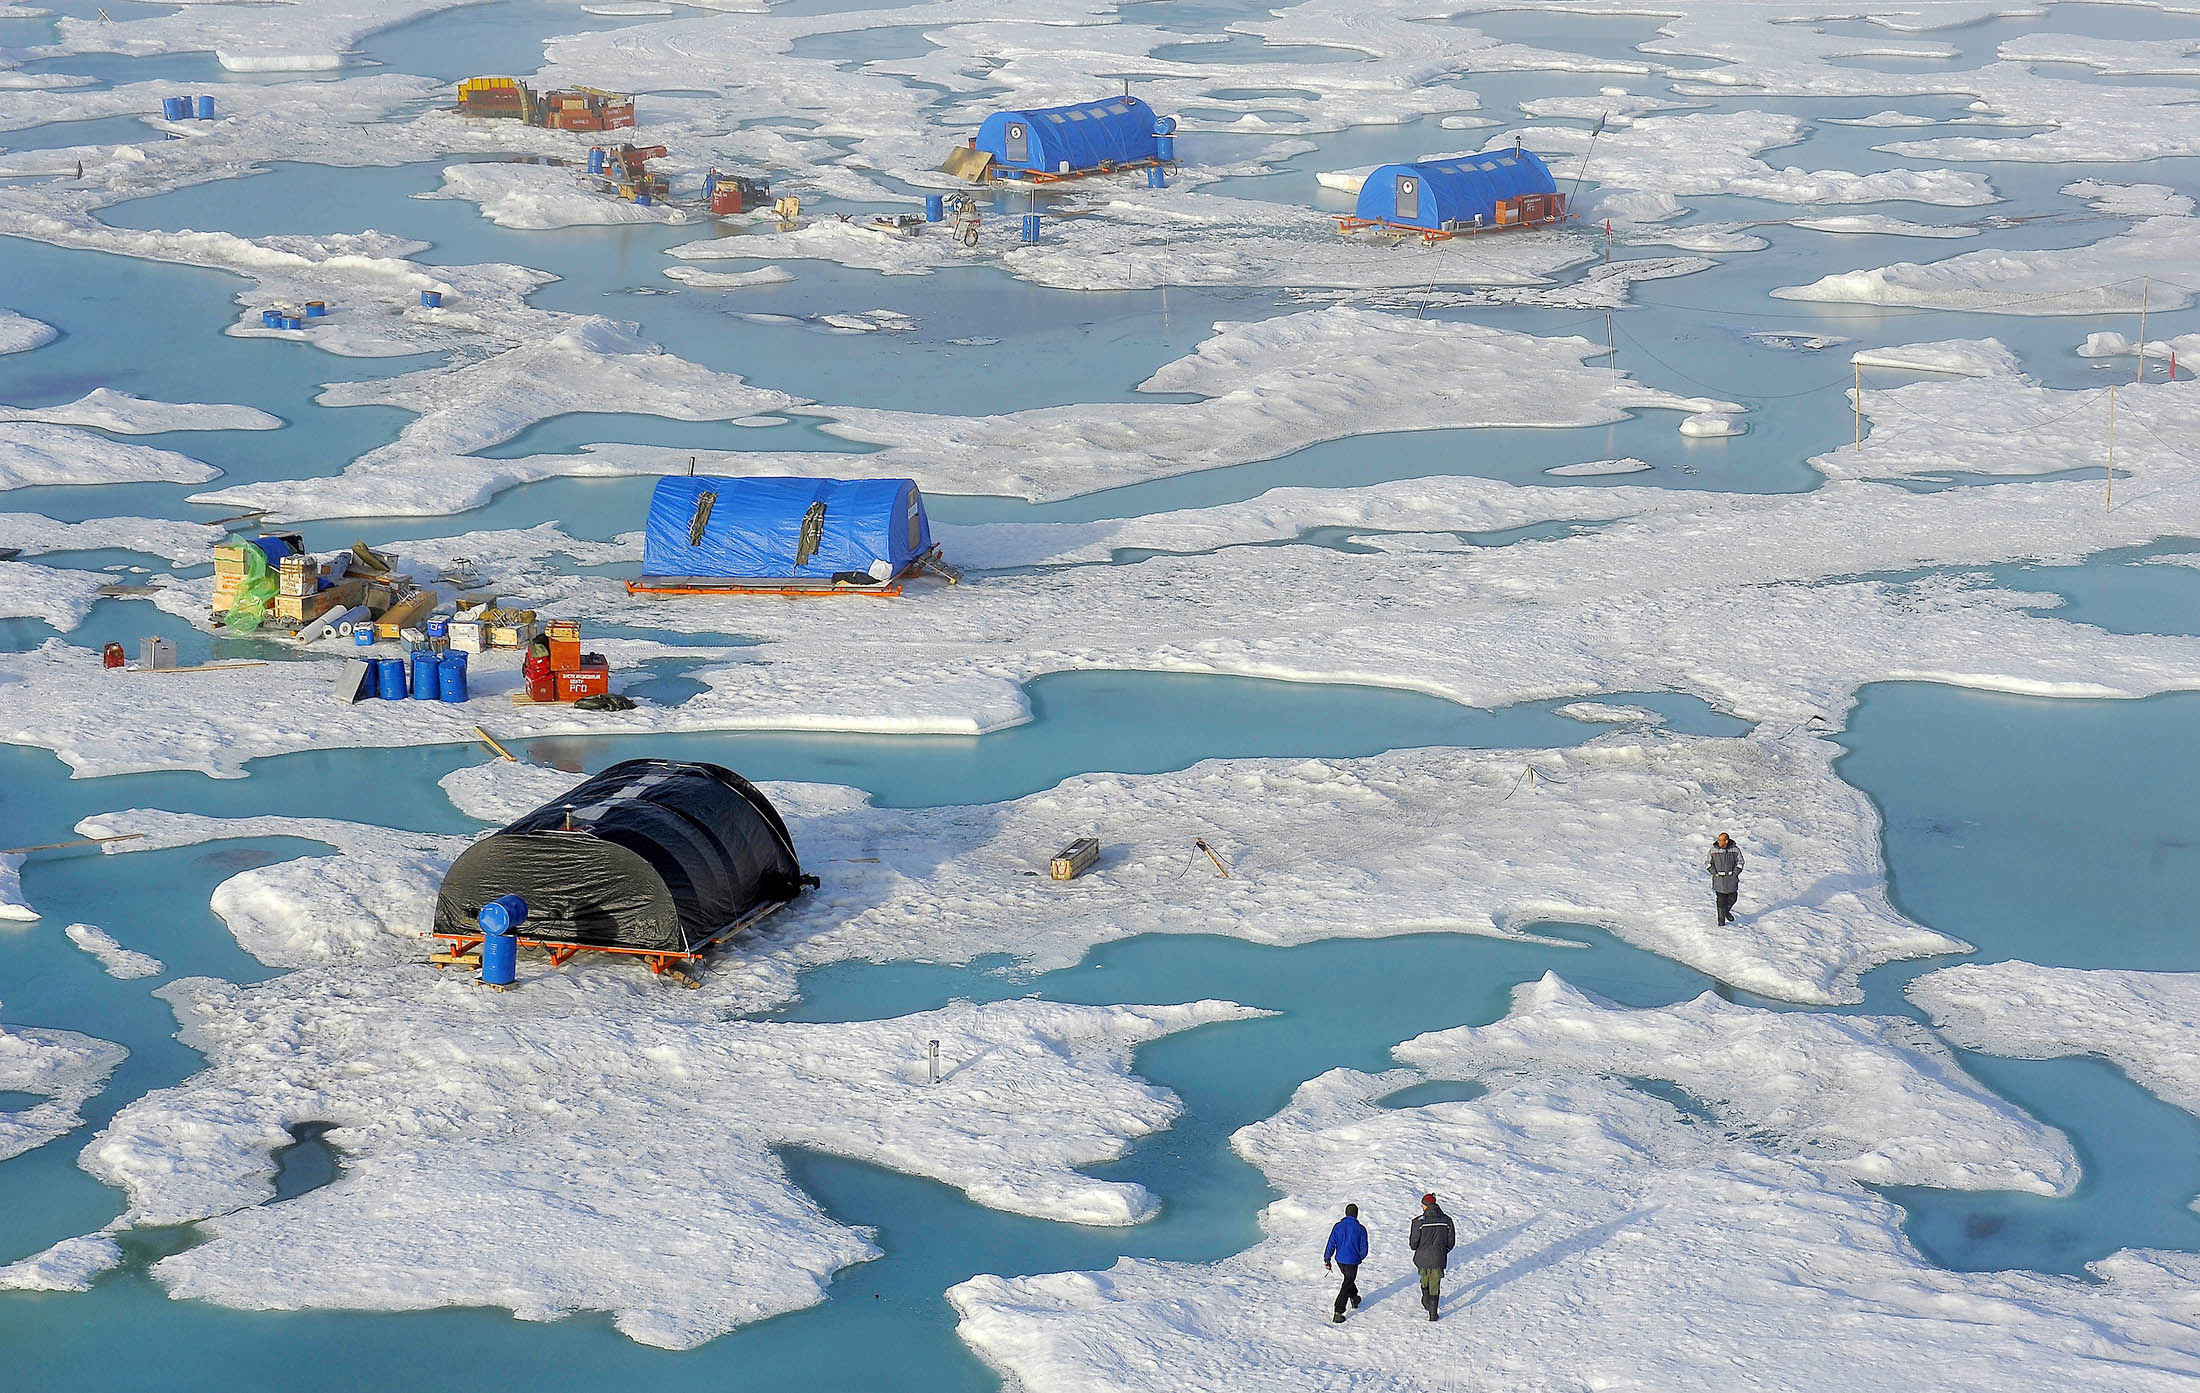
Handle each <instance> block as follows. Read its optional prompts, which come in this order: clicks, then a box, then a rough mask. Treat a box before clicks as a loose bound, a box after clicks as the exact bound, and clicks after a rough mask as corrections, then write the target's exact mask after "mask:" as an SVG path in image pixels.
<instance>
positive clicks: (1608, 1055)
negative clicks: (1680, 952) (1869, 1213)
mask: <svg viewBox="0 0 2200 1393" xmlns="http://www.w3.org/2000/svg"><path fill="white" fill-rule="evenodd" d="M1394 1053H1395V1054H1396V1055H1397V1057H1398V1059H1399V1061H1400V1062H1401V1063H1405V1064H1410V1065H1412V1066H1414V1067H1415V1068H1417V1069H1420V1070H1421V1071H1422V1072H1423V1073H1426V1074H1428V1075H1429V1076H1431V1077H1433V1078H1443V1079H1492V1078H1495V1077H1500V1076H1503V1077H1510V1076H1511V1075H1514V1074H1520V1073H1525V1074H1559V1075H1571V1074H1582V1073H1590V1074H1603V1075H1606V1076H1607V1077H1611V1078H1617V1079H1628V1078H1651V1079H1663V1080H1666V1081H1667V1082H1669V1083H1672V1084H1675V1085H1677V1086H1678V1087H1679V1088H1681V1089H1682V1090H1683V1091H1684V1092H1686V1093H1687V1094H1688V1096H1689V1097H1691V1098H1693V1099H1695V1100H1696V1101H1697V1102H1699V1103H1702V1104H1704V1105H1705V1106H1706V1107H1708V1108H1710V1109H1711V1110H1712V1112H1713V1113H1714V1114H1716V1115H1717V1116H1718V1118H1719V1120H1720V1121H1721V1122H1723V1123H1725V1124H1726V1125H1727V1126H1729V1127H1732V1128H1735V1129H1737V1130H1739V1131H1742V1132H1745V1133H1747V1134H1748V1135H1749V1136H1750V1137H1751V1139H1752V1140H1753V1141H1755V1142H1757V1143H1758V1144H1759V1145H1762V1146H1777V1147H1779V1148H1782V1149H1786V1150H1788V1151H1790V1152H1792V1154H1794V1155H1797V1156H1800V1157H1802V1158H1804V1159H1806V1160H1808V1161H1810V1162H1811V1163H1812V1164H1814V1165H1818V1166H1823V1167H1825V1168H1827V1169H1829V1170H1833V1171H1836V1172H1838V1173H1840V1174H1843V1175H1847V1176H1850V1177H1852V1178H1854V1179H1857V1180H1861V1181H1866V1182H1869V1183H1871V1184H1874V1185H1931V1186H1936V1187H1939V1188H1943V1189H1963V1190H2022V1191H2026V1192H2029V1193H2032V1194H2038V1195H2059V1194H2068V1193H2069V1192H2070V1191H2071V1190H2072V1189H2073V1188H2074V1187H2075V1186H2076V1185H2077V1181H2078V1158H2077V1156H2076V1154H2075V1153H2074V1152H2072V1150H2071V1148H2070V1143H2069V1142H2068V1140H2066V1139H2065V1138H2064V1137H2063V1136H2062V1134H2060V1133H2059V1132H2056V1131H2055V1130H2054V1129H2053V1128H2050V1127H2045V1126H2042V1125H2041V1124H2040V1123H2038V1122H2037V1121H2035V1120H2033V1119H2032V1118H2030V1117H2028V1116H2026V1115H2025V1114H2024V1113H2023V1112H2021V1111H2019V1110H2018V1109H2016V1108H2015V1107H2013V1106H2011V1105H2010V1104H2008V1103H2006V1102H2003V1101H2002V1100H2001V1099H1999V1098H1997V1097H1995V1096H1994V1095H1993V1094H1992V1093H1990V1092H1988V1091H1987V1090H1986V1088H1985V1087H1983V1086H1982V1085H1980V1084H1979V1083H1978V1082H1977V1081H1976V1080H1974V1079H1972V1078H1971V1077H1970V1076H1969V1075H1967V1074H1965V1073H1964V1072H1963V1069H1962V1066H1960V1065H1959V1064H1957V1063H1956V1061H1955V1057H1954V1056H1953V1055H1951V1054H1950V1053H1949V1052H1948V1049H1947V1047H1946V1046H1944V1045H1942V1044H1941V1043H1940V1042H1939V1041H1937V1040H1935V1039H1934V1038H1933V1035H1932V1032H1931V1031H1929V1030H1927V1029H1925V1028H1924V1027H1923V1026H1921V1025H1919V1024H1917V1023H1916V1022H1915V1021H1911V1020H1906V1019H1903V1018H1901V1017H1896V1016H1846V1015H1841V1016H1836V1015H1826V1014H1817V1013H1809V1012H1799V1011H1767V1010H1761V1009H1756V1008H1752V1007H1748V1006H1738V1005H1735V1004H1734V1003H1732V1002H1729V1001H1724V1000H1721V999H1720V998H1719V997H1718V996H1717V995H1715V994H1713V993H1710V992H1706V993H1704V994H1703V995H1702V996H1699V997H1697V998H1696V999H1695V1000H1694V1001H1688V1002H1683V1003H1681V1004H1680V1005H1678V1006H1663V1007H1657V1008H1654V1009H1650V1010H1640V1011H1630V1010H1626V1009H1624V1008H1621V1007H1618V1006H1615V1005H1614V1004H1612V1003H1611V1002H1608V1001H1604V1000H1602V999H1600V998H1598V997H1596V996H1595V995H1593V994H1591V993H1588V992H1584V991H1582V990H1581V989H1580V988H1578V987H1574V986H1570V985H1568V984H1567V983H1566V982H1564V981H1562V980H1560V978H1559V976H1558V974H1557V973H1548V974H1546V975H1545V976H1544V977H1543V979H1542V980H1541V981H1539V982H1529V983H1524V984H1522V985H1521V986H1518V987H1515V988H1514V989H1513V1007H1512V1012H1511V1014H1509V1015H1507V1016H1506V1017H1505V1019H1503V1020H1501V1021H1498V1022H1497V1023H1495V1024H1493V1025H1487V1026H1480V1027H1473V1026H1461V1027H1458V1028H1456V1029H1453V1030H1444V1031H1437V1032H1433V1033H1431V1034H1427V1035H1422V1036H1418V1037H1416V1038H1414V1039H1412V1040H1408V1041H1406V1042H1405V1043H1404V1044H1402V1045H1400V1046H1398V1048H1397V1050H1396V1051H1395V1052H1394Z"/></svg>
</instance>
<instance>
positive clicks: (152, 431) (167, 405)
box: [0, 387, 283, 435]
mask: <svg viewBox="0 0 2200 1393" xmlns="http://www.w3.org/2000/svg"><path fill="white" fill-rule="evenodd" d="M0 421H42V422H44V423H45V424H47V425H51V426H89V427H91V428H92V429H94V430H103V431H113V432H114V433H116V434H118V435H156V434H159V433H161V432H163V431H175V430H209V431H211V430H274V429H275V428H277V427H278V426H280V425H282V423H283V421H282V418H281V417H280V416H270V415H269V414H268V413H267V412H265V411H261V410H259V409H258V408H256V407H250V406H222V405H208V404H204V403H198V402H165V401H147V400H145V399H144V398H143V397H139V396H134V395H132V394H131V393H129V392H117V391H115V390H114V389H113V388H111V387H95V388H93V389H92V390H91V391H89V392H87V393H85V394H84V395H83V396H82V397H80V398H78V399H77V400H76V401H72V402H68V403H65V404H63V405H61V406H41V407H26V406H0Z"/></svg>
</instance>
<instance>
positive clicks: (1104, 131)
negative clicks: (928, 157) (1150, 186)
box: [948, 96, 1176, 180]
mask: <svg viewBox="0 0 2200 1393" xmlns="http://www.w3.org/2000/svg"><path fill="white" fill-rule="evenodd" d="M1175 131H1176V121H1175V119H1174V118H1173V117H1167V116H1156V115H1154V110H1153V108H1152V107H1150V106H1148V105H1146V103H1144V102H1142V101H1140V100H1139V99H1138V98H1136V97H1132V96H1122V97H1109V98H1107V99H1106V100H1105V101H1097V102H1077V103H1075V104H1073V105H1070V106H1050V107H1042V108H1039V109H1036V110H1031V111H996V112H994V113H993V114H992V115H991V116H988V117H986V118H985V123H984V124H983V125H981V126H979V127H978V135H977V138H976V139H975V140H973V141H971V142H970V149H971V150H972V151H973V152H975V153H974V154H973V155H971V156H970V157H969V160H970V161H972V162H974V163H975V165H976V166H978V167H979V172H978V173H976V174H972V175H966V177H987V176H988V175H1000V176H1004V177H1008V178H1014V179H1035V180H1049V179H1062V178H1075V177H1077V176H1079V175H1085V174H1100V173H1106V172H1108V171H1111V170H1117V169H1124V168H1137V167H1140V166H1144V165H1152V164H1165V163H1167V162H1168V161H1170V160H1172V159H1174V158H1175V155H1176V152H1175V149H1174V146H1175V134H1174V133H1175ZM956 154H957V155H959V154H961V152H959V151H958V152H956ZM988 157H990V158H988ZM957 163H958V161H957V160H956V159H955V158H954V157H953V156H951V157H950V159H949V170H948V172H950V173H964V171H963V170H960V169H956V168H954V167H953V166H955V165H956V164H957Z"/></svg>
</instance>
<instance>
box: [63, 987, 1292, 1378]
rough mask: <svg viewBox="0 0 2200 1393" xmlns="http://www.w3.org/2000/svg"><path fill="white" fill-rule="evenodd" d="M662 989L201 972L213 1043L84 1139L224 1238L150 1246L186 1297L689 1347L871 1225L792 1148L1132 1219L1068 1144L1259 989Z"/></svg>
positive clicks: (1141, 1194)
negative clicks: (780, 1000)
mask: <svg viewBox="0 0 2200 1393" xmlns="http://www.w3.org/2000/svg"><path fill="white" fill-rule="evenodd" d="M600 985H601V984H599V986H600ZM665 990H667V989H665V988H661V987H654V986H653V985H651V984H648V983H646V982H645V983H644V984H642V985H641V987H640V990H639V992H633V991H627V992H620V991H616V990H602V989H597V990H591V989H590V988H589V987H588V986H587V985H585V984H583V983H581V982H578V981H576V980H575V979H574V978H573V977H572V976H571V975H556V974H554V975H536V974H533V973H530V974H529V975H528V977H527V978H526V979H525V981H524V982H523V984H522V985H521V987H520V988H519V989H518V990H517V991H514V992H509V993H502V994H499V993H491V992H486V991H483V990H481V989H480V988H478V987H477V986H475V985H474V984H473V983H472V982H471V981H470V980H468V979H467V978H466V977H462V976H459V975H456V974H454V975H452V976H449V977H438V976H437V974H435V973H433V972H431V971H429V970H428V969H427V968H425V967H411V968H388V969H346V970H344V971H342V972H326V971H323V972H300V973H294V974H291V975H289V976H286V977H282V978H279V979H277V980H275V981H273V982H270V983H265V984H262V985H260V986H257V987H237V986H232V985H230V984H228V983H225V982H218V981H214V980H212V979H208V978H193V979H188V980H186V981H184V982H180V983H177V984H174V985H172V986H170V987H166V988H163V989H162V991H161V995H163V996H166V997H167V998H168V999H169V1000H171V1001H172V1002H173V1003H174V1004H175V1006H176V1008H177V1014H178V1016H179V1017H180V1018H181V1020H182V1023H183V1030H182V1036H183V1039H184V1040H185V1041H186V1042H187V1043H189V1044H190V1045H192V1046H193V1047H194V1048H196V1049H198V1050H200V1051H201V1052H202V1053H204V1054H205V1055H206V1056H207V1058H208V1061H209V1067H208V1068H207V1070H206V1071H205V1072H203V1073H201V1074H198V1075H196V1076H194V1077H193V1078H191V1079H188V1080H186V1081H185V1082H184V1083H182V1084H180V1085H177V1086H175V1087H173V1088H168V1089H163V1090H160V1091H158V1092H155V1093H152V1094H149V1095H147V1096H146V1097H143V1098H140V1099H138V1100H137V1101H135V1102H133V1103H131V1104H129V1105H128V1106H127V1107H125V1108H124V1109H123V1110H122V1111H121V1112H120V1113H118V1114H117V1115H116V1117H115V1119H114V1121H113V1122H112V1123H111V1124H110V1125H109V1126H108V1127H107V1128H106V1130H104V1131H103V1132H101V1133H100V1134H99V1135H98V1137H97V1138H95V1139H94V1140H93V1141H92V1143H91V1144H90V1145H89V1146H87V1147H86V1149H85V1152H84V1155H83V1158H82V1163H83V1165H84V1166H85V1167H86V1168H87V1169H88V1170H90V1171H92V1172H93V1173H94V1174H95V1175H98V1176H99V1177H100V1178H101V1179H103V1180H106V1181H108V1182H109V1183H111V1184H115V1185H118V1186H120V1187H122V1188H123V1189H124V1190H126V1191H127V1192H128V1194H129V1197H130V1207H129V1209H128V1211H127V1212H126V1213H125V1215H124V1216H123V1220H122V1222H123V1223H125V1224H172V1223H181V1222H198V1223H200V1225H201V1232H203V1233H204V1234H206V1235H207V1238H208V1241H207V1242H205V1243H204V1244H201V1245H199V1246H196V1247H194V1248H192V1249H190V1250H189V1251H187V1252H183V1253H178V1254H176V1255H174V1256H172V1257H169V1258H166V1259H163V1260H162V1261H161V1262H160V1263H158V1264H156V1265H155V1267H154V1275H155V1276H156V1277H158V1278H159V1279H160V1280H161V1281H162V1282H163V1283H164V1284H165V1285H167V1287H168V1288H169V1289H170V1291H171V1292H173V1293H174V1294H175V1295H176V1296H178V1297H184V1298H191V1299H197V1300H207V1301H214V1302H218V1303H220V1304H223V1305H229V1306H239V1307H244V1308H248V1309H259V1310H297V1309H305V1308H313V1307H342V1308H351V1309H371V1310H422V1309H427V1308H431V1307H436V1306H479V1305H482V1304H485V1303H487V1304H494V1305H500V1306H505V1307H508V1308H509V1309H511V1310H512V1311H513V1312H514V1313H515V1314H516V1315H518V1316H520V1317H522V1318H523V1319H530V1320H548V1319H555V1318H557V1317H559V1316H562V1315H566V1314H568V1313H571V1312H574V1311H580V1310H604V1311H610V1312H612V1313H614V1317H615V1323H616V1324H617V1326H618V1328H619V1329H620V1330H621V1331H623V1332H625V1333H626V1334H627V1335H629V1336H630V1337H632V1338H633V1339H635V1340H638V1341H641V1342H643V1343H645V1344H652V1345H658V1346H663V1347H666V1348H672V1349H684V1348H688V1347H691V1346H694V1345H698V1344H701V1343H703V1342H704V1341H706V1340H709V1339H711V1338H713V1337H714V1336H717V1335H721V1334H723V1333H725V1332H726V1331H728V1330H730V1329H732V1328H734V1327H735V1326H737V1325H741V1324H744V1323H747V1322H750V1321H755V1320H761V1319H764V1318H766V1317H768V1316H772V1315H776V1314H779V1313H781V1312H785V1311H790V1310H795V1309H798V1308H800V1307H803V1306H808V1305H812V1304H814V1303H816V1302H817V1301H819V1300H821V1299H823V1296H824V1293H825V1286H826V1284H827V1282H828V1281H829V1280H830V1279H831V1277H832V1274H833V1273H834V1272H835V1271H837V1270H838V1269H840V1268H842V1267H846V1266H848V1265H850V1264H852V1263H856V1262H861V1261H863V1260H865V1259H867V1258H870V1257H874V1256H876V1255H877V1253H878V1249H877V1247H876V1246H874V1245H873V1244H872V1243H871V1242H870V1241H869V1240H868V1239H867V1237H866V1236H865V1235H864V1234H863V1233H861V1232H859V1231H856V1230H851V1229H848V1228H844V1227H842V1226H841V1225H839V1224H837V1223H835V1222H834V1221H833V1220H831V1219H830V1218H828V1217H827V1216H826V1215H825V1214H824V1213H823V1212H822V1211H820V1210H819V1208H818V1207H817V1205H816V1204H815V1203H814V1202H813V1201H812V1200H810V1198H809V1197H808V1196H806V1195H804V1194H803V1193H802V1192H801V1191H800V1190H799V1189H797V1188H796V1187H795V1186H794V1184H793V1183H792V1182H791V1181H790V1180H789V1179H788V1177H787V1175H786V1172H785V1170H784V1168H783V1166H782V1164H781V1162H780V1160H779V1157H778V1156H777V1155H776V1154H775V1153H776V1150H777V1149H778V1148H782V1147H789V1146H794V1147H807V1148H811V1149H815V1150H820V1151H827V1152H832V1153H835V1154H838V1155H844V1156H850V1157H854V1158H857V1159H859V1160H863V1161H867V1162H870V1163H872V1164H874V1165H880V1166H887V1167H891V1168H893V1169H896V1170H902V1171H906V1172H908V1173H910V1174H913V1175H921V1176H926V1177H929V1178H931V1179H934V1180H938V1181H941V1182H943V1183H945V1184H949V1185H953V1186H956V1187H957V1188H959V1189H961V1190H962V1191H963V1192H964V1193H965V1194H967V1195H969V1196H970V1198H972V1199H973V1200H975V1201H977V1202H978V1203H980V1204H985V1205H989V1206H992V1207H994V1208H998V1209H1005V1210H1009V1211H1011V1212H1015V1213H1020V1214H1031V1215H1037V1216H1041V1217H1045V1218H1050V1219H1057V1220H1061V1221H1065V1222H1075V1223H1087V1224H1128V1223H1134V1222H1137V1221H1138V1220H1140V1219H1143V1218H1145V1217H1147V1216H1148V1215H1150V1214H1151V1213H1152V1212H1153V1209H1154V1207H1155V1202H1154V1199H1153V1197H1152V1196H1151V1195H1150V1194H1148V1193H1147V1192H1146V1191H1145V1190H1143V1189H1142V1188H1141V1187H1139V1186H1137V1185H1131V1184H1123V1183H1116V1182H1108V1181H1100V1180H1094V1179H1091V1178H1089V1177H1087V1176H1084V1175H1081V1174H1079V1173H1078V1171H1077V1169H1076V1168H1077V1167H1080V1166H1087V1165H1091V1164H1094V1163H1096V1162H1100V1161H1104V1160H1108V1159H1111V1158H1113V1157H1115V1156H1118V1155H1120V1154H1121V1153H1122V1152H1123V1151H1124V1149H1125V1148H1126V1147H1127V1145H1128V1144H1129V1142H1130V1141H1131V1140H1133V1139H1134V1138H1137V1137H1140V1136H1143V1135H1145V1134H1147V1133H1150V1132H1153V1131H1156V1130H1158V1129H1160V1128H1162V1127H1165V1126H1167V1125H1168V1124H1169V1123H1170V1122H1171V1121H1173V1120H1174V1118H1175V1117H1176V1115H1177V1113H1178V1111H1179V1105H1178V1103H1177V1101H1176V1100H1175V1098H1173V1097H1172V1096H1171V1095H1169V1094H1167V1093H1165V1092H1163V1091H1161V1090H1160V1089H1157V1088H1154V1087H1152V1086H1151V1085H1149V1084H1146V1083H1144V1082H1142V1081H1140V1080H1139V1079H1137V1078H1136V1077H1134V1076H1133V1075H1132V1073H1131V1072H1130V1060H1131V1052H1132V1051H1133V1050H1134V1049H1135V1048H1136V1047H1137V1046H1138V1045H1140V1044H1142V1043H1144V1042H1145V1041H1148V1040H1151V1039H1154V1038H1156V1037H1158V1036H1161V1035H1166V1034H1170V1033H1172V1032H1175V1031H1180V1030H1185V1029H1189V1028H1191V1027H1194V1026H1198V1025H1203V1024H1207V1023H1211V1022H1217V1021H1228V1020H1234V1019H1240V1018H1243V1017H1245V1016H1248V1015H1252V1014H1257V1013H1255V1012H1251V1011H1249V1010H1247V1009H1246V1008H1244V1007H1240V1006H1234V1005H1230V1004H1228V1003H1224V1002H1214V1001H1207V1002H1197V1003H1193V1004H1190V1005H1182V1006H1070V1005H1057V1004H1053V1003H1047V1002H1036V1001H1020V1002H1004V1003H999V1004H995V1005H989V1006H971V1005H967V1004H965V1005H957V1006H950V1007H947V1008H944V1009H942V1010H937V1011H931V1012H927V1013H924V1014H922V1015H916V1016H905V1017H901V1018H898V1019H893V1020H882V1021H870V1022H859V1023H850V1024H835V1025H809V1024H787V1023H767V1022H751V1021H729V1020H724V1019H720V1018H718V1017H717V1016H716V1015H714V1014H712V1013H710V1012H708V1011H688V1012H681V1011H678V1010H674V1009H668V1007H667V1005H666V998H665V997H664V995H663V993H664V991H665ZM931 1040H937V1041H938V1042H939V1059H940V1068H941V1077H940V1079H939V1081H938V1082H937V1083H932V1082H928V1075H927V1071H928V1064H927V1053H926V1052H927V1042H928V1041H931ZM515 1104H517V1106H515ZM307 1121H315V1122H322V1123H326V1124H332V1125H333V1126H332V1130H331V1131H330V1132H329V1133H328V1134H327V1141H328V1144H329V1145H330V1146H331V1147H333V1148H334V1150H335V1151H336V1153H337V1154H338V1156H339V1157H340V1158H341V1171H340V1174H339V1175H338V1177H337V1178H336V1180H335V1181H334V1182H333V1183H331V1184H329V1185H327V1186H325V1187H322V1188H320V1189H316V1190H313V1191H310V1192H308V1193H306V1194H303V1195H300V1196H297V1197H296V1198H294V1199H291V1200H290V1201H289V1202H287V1203H285V1204H281V1205H265V1204H264V1203H263V1202H264V1201H265V1200H266V1199H268V1198H269V1196H270V1194H271V1190H272V1186H271V1181H272V1178H273V1175H274V1163H273V1160H272V1159H271V1152H272V1151H273V1149H274V1148H276V1147H278V1146H281V1145H283V1144H285V1143H286V1142H288V1141H289V1140H290V1134H289V1132H288V1131H287V1128H288V1127H290V1126H293V1125H296V1124H298V1123H301V1122H307ZM490 1177H495V1183H488V1181H489V1178H490ZM459 1193H463V1194H464V1195H466V1196H467V1201H466V1203H464V1204H461V1205H451V1206H443V1205H435V1204H428V1203H422V1202H421V1199H422V1196H424V1195H434V1194H459Z"/></svg>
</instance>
